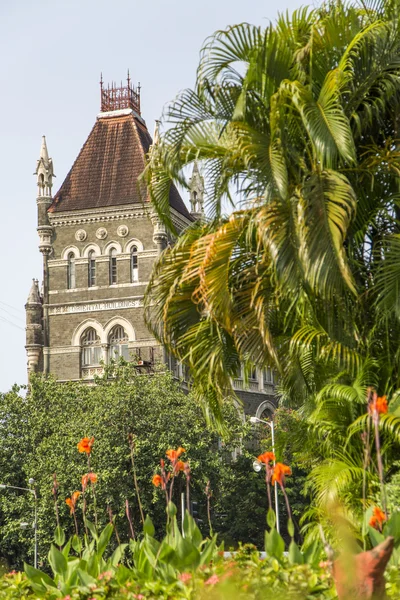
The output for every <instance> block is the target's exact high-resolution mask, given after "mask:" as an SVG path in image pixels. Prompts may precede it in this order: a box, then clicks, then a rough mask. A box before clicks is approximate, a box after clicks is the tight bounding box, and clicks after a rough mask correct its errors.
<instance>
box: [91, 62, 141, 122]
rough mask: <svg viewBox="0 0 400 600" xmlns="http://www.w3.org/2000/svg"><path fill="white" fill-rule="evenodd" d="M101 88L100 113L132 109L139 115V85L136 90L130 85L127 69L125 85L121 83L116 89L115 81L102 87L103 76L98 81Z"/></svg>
mask: <svg viewBox="0 0 400 600" xmlns="http://www.w3.org/2000/svg"><path fill="white" fill-rule="evenodd" d="M100 86H101V91H100V95H101V109H100V110H101V112H110V111H115V110H124V109H128V108H130V109H132V110H134V111H135V112H136V113H137V114H138V115H140V84H139V86H138V88H137V89H135V87H134V86H133V85H132V82H131V76H130V73H129V69H128V72H127V85H124V84H123V82H122V81H121V83H120V86H118V87H117V82H116V81H111V84H110V83H108V84H107V87H106V86H105V84H104V85H103V74H101V79H100Z"/></svg>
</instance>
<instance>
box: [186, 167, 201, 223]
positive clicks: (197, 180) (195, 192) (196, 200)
mask: <svg viewBox="0 0 400 600" xmlns="http://www.w3.org/2000/svg"><path fill="white" fill-rule="evenodd" d="M189 191H190V214H191V215H192V217H194V218H195V219H203V218H204V177H202V175H201V174H200V170H199V165H198V164H197V160H195V161H194V165H193V171H192V176H191V178H190V180H189Z"/></svg>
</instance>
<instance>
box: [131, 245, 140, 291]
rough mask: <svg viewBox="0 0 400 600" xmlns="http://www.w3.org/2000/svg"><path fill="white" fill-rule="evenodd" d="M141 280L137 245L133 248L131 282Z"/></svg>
mask: <svg viewBox="0 0 400 600" xmlns="http://www.w3.org/2000/svg"><path fill="white" fill-rule="evenodd" d="M135 281H139V270H138V256H137V247H136V246H132V248H131V282H132V283H134V282H135Z"/></svg>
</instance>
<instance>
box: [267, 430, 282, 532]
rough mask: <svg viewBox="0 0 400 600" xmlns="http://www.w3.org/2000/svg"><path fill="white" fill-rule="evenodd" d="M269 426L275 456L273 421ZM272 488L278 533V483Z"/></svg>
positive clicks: (278, 530)
mask: <svg viewBox="0 0 400 600" xmlns="http://www.w3.org/2000/svg"><path fill="white" fill-rule="evenodd" d="M269 426H270V427H271V437H272V452H273V453H274V456H275V431H274V422H273V421H270V423H269ZM275 464H276V461H275V460H274V466H275ZM274 490H275V514H276V530H277V532H278V533H280V527H279V504H278V485H277V483H275V485H274Z"/></svg>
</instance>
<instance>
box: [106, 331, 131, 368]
mask: <svg viewBox="0 0 400 600" xmlns="http://www.w3.org/2000/svg"><path fill="white" fill-rule="evenodd" d="M108 343H109V349H108V353H109V354H108V356H109V359H110V360H118V359H119V358H124V359H125V360H129V359H130V353H129V347H128V335H127V333H126V331H125V329H124V328H123V327H122V325H116V326H115V327H113V328H112V330H111V332H110V335H109V338H108Z"/></svg>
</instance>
